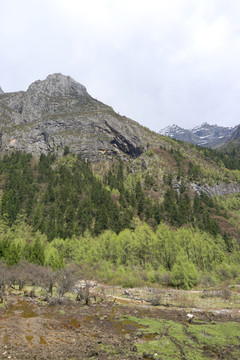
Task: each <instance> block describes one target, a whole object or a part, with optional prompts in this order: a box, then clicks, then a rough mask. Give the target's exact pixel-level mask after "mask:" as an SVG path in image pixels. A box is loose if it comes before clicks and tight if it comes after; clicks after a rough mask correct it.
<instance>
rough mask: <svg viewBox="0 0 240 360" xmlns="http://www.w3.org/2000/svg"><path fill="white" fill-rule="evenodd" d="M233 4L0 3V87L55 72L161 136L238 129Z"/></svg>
mask: <svg viewBox="0 0 240 360" xmlns="http://www.w3.org/2000/svg"><path fill="white" fill-rule="evenodd" d="M239 19H240V1H239V0H145V1H142V0H0V24H1V35H0V86H1V87H2V89H3V90H4V91H5V92H9V91H18V90H26V89H27V88H28V86H29V85H30V84H31V83H32V82H33V81H35V80H38V79H41V80H43V79H45V78H46V76H47V75H49V74H51V73H56V72H61V73H63V74H65V75H70V76H71V77H73V78H74V79H75V80H77V81H78V82H80V83H81V84H83V85H84V86H86V87H87V90H88V92H89V93H90V95H92V96H93V97H95V98H97V99H98V100H101V101H102V102H104V103H106V104H108V105H110V106H112V107H113V108H114V110H115V111H117V112H119V113H120V114H121V115H126V116H128V117H130V118H132V119H134V120H136V121H138V122H139V123H140V124H142V125H145V126H147V127H149V128H150V129H152V130H155V131H158V130H160V129H162V128H164V127H165V126H167V125H172V124H173V123H175V124H177V125H179V126H182V127H185V128H192V127H194V126H196V125H199V124H201V123H203V122H205V121H207V122H209V123H211V124H215V123H216V124H219V125H223V126H233V125H236V124H239V123H240V20H239Z"/></svg>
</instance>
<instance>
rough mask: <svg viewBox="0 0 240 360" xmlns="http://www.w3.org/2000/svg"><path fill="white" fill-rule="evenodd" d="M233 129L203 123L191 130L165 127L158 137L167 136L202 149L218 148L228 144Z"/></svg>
mask: <svg viewBox="0 0 240 360" xmlns="http://www.w3.org/2000/svg"><path fill="white" fill-rule="evenodd" d="M236 129H237V126H235V127H224V126H218V125H210V124H208V123H206V122H205V123H203V124H202V125H200V126H196V127H194V128H192V129H184V128H182V127H180V126H178V125H175V124H174V125H172V126H167V127H166V128H164V129H162V130H160V131H159V134H160V135H164V136H169V137H171V138H173V139H176V140H182V141H186V142H189V143H192V144H195V145H199V146H202V147H213V148H214V147H218V146H221V145H223V144H225V143H226V142H228V141H229V140H230V138H231V136H232V135H233V133H234V131H235V130H236Z"/></svg>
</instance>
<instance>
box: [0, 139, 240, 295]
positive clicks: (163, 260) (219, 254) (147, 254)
mask: <svg viewBox="0 0 240 360" xmlns="http://www.w3.org/2000/svg"><path fill="white" fill-rule="evenodd" d="M172 144H173V145H174V146H173V147H171V148H170V149H169V150H166V149H164V148H153V149H149V150H148V152H146V153H145V154H143V155H142V156H141V157H139V158H138V159H135V160H129V161H122V160H121V159H119V160H116V161H115V162H112V163H102V164H95V165H93V166H91V164H88V163H87V162H85V161H82V160H81V158H80V157H79V156H76V155H71V154H70V153H69V149H65V155H64V156H63V157H60V158H55V156H54V155H51V154H49V155H48V156H45V155H41V157H40V159H39V160H38V159H35V158H33V157H32V156H31V155H30V154H24V153H20V152H17V153H12V154H10V155H4V156H3V157H2V159H1V161H0V172H1V204H0V205H1V206H0V211H1V230H2V231H1V235H0V258H1V259H2V260H5V261H6V262H7V264H9V265H14V264H17V263H18V262H19V261H20V260H21V259H25V260H27V261H29V262H33V263H37V264H40V265H48V266H51V267H52V268H53V269H54V270H57V269H58V268H63V267H64V266H65V265H66V264H69V263H73V262H75V263H77V264H79V265H80V266H81V268H82V269H84V273H85V275H86V276H88V277H95V278H98V279H99V280H101V281H106V282H110V283H113V284H118V283H121V284H124V285H125V286H134V285H136V284H139V285H140V284H144V283H149V282H150V283H161V284H164V285H172V286H177V287H183V288H191V287H192V286H194V285H197V284H199V283H203V284H207V285H208V284H214V283H216V282H221V281H226V280H232V281H238V273H239V217H238V216H237V211H236V210H237V209H239V196H238V195H237V194H235V195H229V196H230V197H231V199H234V201H233V200H231V201H226V199H227V198H226V196H225V197H224V200H223V198H217V197H216V196H213V197H211V196H208V195H207V194H206V193H205V192H204V191H203V192H199V191H198V192H196V191H193V188H192V187H191V186H190V184H191V183H196V184H198V186H200V185H201V184H202V185H203V184H206V183H207V184H210V182H212V183H213V182H215V181H216V182H225V183H228V184H229V183H231V182H234V183H235V184H236V185H237V184H238V183H239V178H240V176H239V172H238V171H237V170H234V171H230V170H229V169H226V168H225V167H223V165H221V166H219V165H217V164H216V161H215V160H216V159H215V158H214V157H212V159H210V158H209V157H210V156H211V153H205V154H204V156H202V155H201V154H200V152H199V151H198V150H197V149H196V147H193V146H191V145H188V144H183V145H182V144H179V143H177V142H174V141H172ZM204 151H206V150H204ZM189 153H191V154H192V158H190V157H189ZM207 156H208V158H207ZM196 159H198V160H196ZM233 204H235V207H234V206H233Z"/></svg>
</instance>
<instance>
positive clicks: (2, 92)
mask: <svg viewBox="0 0 240 360" xmlns="http://www.w3.org/2000/svg"><path fill="white" fill-rule="evenodd" d="M0 94H4V91H3V90H2V88H1V86H0Z"/></svg>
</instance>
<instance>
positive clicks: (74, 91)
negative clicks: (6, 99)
mask: <svg viewBox="0 0 240 360" xmlns="http://www.w3.org/2000/svg"><path fill="white" fill-rule="evenodd" d="M27 92H28V93H31V92H34V93H35V92H37V93H42V94H45V95H49V96H86V95H87V90H86V88H85V86H83V85H81V84H80V83H78V82H77V81H75V80H74V79H72V78H71V77H70V76H65V75H62V74H61V73H56V74H52V75H48V77H47V78H46V79H45V80H42V81H41V80H37V81H35V82H34V83H32V84H31V85H30V86H29V88H28V90H27Z"/></svg>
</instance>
